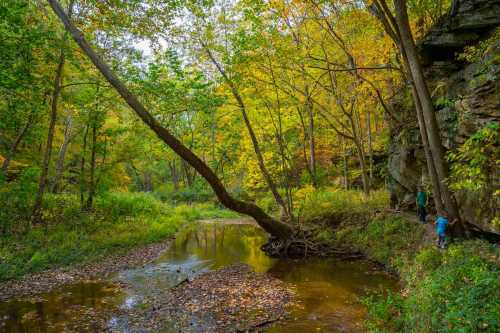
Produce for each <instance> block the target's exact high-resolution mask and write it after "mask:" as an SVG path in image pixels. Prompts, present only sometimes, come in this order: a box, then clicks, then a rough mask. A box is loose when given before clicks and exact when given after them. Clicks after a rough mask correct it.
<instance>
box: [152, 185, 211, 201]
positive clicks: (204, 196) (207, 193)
mask: <svg viewBox="0 0 500 333" xmlns="http://www.w3.org/2000/svg"><path fill="white" fill-rule="evenodd" d="M154 195H155V196H156V197H157V198H158V199H160V200H162V201H164V202H170V203H173V204H175V203H177V202H207V201H214V199H215V195H214V192H213V191H212V190H211V189H209V188H207V187H206V186H203V185H201V184H196V185H195V186H191V187H183V188H180V189H177V190H176V189H174V187H173V186H161V187H160V188H158V189H156V190H155V191H154Z"/></svg>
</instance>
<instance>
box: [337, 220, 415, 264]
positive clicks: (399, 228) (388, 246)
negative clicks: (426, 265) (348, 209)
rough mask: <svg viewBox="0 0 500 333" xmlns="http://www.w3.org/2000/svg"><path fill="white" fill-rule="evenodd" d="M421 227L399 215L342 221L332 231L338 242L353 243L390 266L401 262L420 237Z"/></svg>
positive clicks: (409, 253)
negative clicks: (335, 229) (358, 221)
mask: <svg viewBox="0 0 500 333" xmlns="http://www.w3.org/2000/svg"><path fill="white" fill-rule="evenodd" d="M422 235H423V230H422V228H421V227H420V226H419V225H417V224H416V223H412V222H410V221H408V220H406V219H404V218H401V217H393V216H389V217H380V218H376V219H374V220H371V221H370V222H368V224H362V223H355V222H353V223H349V224H346V225H343V226H342V227H341V228H340V229H339V230H338V231H337V233H336V237H337V242H338V243H339V244H341V245H344V246H345V245H347V246H350V247H352V246H354V247H356V248H358V249H361V250H362V251H363V252H365V253H367V254H369V256H370V257H372V258H374V259H375V260H377V261H379V262H381V263H384V264H386V265H388V266H389V267H391V268H396V269H397V268H400V267H403V266H404V263H405V261H406V260H407V259H408V258H407V256H410V257H411V256H412V255H413V253H414V250H415V249H416V248H417V246H418V244H419V242H420V240H421V239H422Z"/></svg>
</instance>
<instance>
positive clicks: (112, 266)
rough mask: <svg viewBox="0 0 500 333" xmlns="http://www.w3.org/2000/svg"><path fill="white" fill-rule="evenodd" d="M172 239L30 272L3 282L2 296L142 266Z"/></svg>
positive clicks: (0, 285) (29, 293)
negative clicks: (80, 261)
mask: <svg viewBox="0 0 500 333" xmlns="http://www.w3.org/2000/svg"><path fill="white" fill-rule="evenodd" d="M171 240H172V238H169V239H166V240H164V241H161V242H158V243H154V244H149V245H146V246H139V247H136V248H132V249H131V250H129V251H126V252H124V253H120V254H113V255H109V256H107V257H104V258H103V259H102V260H98V261H95V262H91V263H86V264H80V265H75V266H70V267H61V268H55V269H51V270H46V271H43V272H40V273H33V274H27V275H24V276H23V277H22V278H21V279H19V280H9V281H6V282H3V283H0V300H7V299H9V298H12V297H21V296H33V295H36V294H40V293H45V292H49V291H51V290H53V289H55V288H57V287H59V286H62V285H65V284H68V283H75V282H78V281H82V280H87V279H96V278H98V279H105V278H106V277H109V276H110V275H112V274H114V273H116V272H119V271H121V270H125V269H128V268H132V267H138V266H143V265H145V264H147V263H149V262H151V261H153V260H154V259H156V258H157V257H158V256H160V255H161V254H162V253H163V251H165V250H166V249H167V248H168V246H169V245H170V243H171Z"/></svg>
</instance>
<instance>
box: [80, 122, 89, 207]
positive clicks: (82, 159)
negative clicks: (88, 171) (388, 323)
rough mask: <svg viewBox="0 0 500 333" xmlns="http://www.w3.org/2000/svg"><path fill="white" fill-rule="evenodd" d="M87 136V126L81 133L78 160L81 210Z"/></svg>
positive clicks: (83, 194) (83, 195) (84, 187)
mask: <svg viewBox="0 0 500 333" xmlns="http://www.w3.org/2000/svg"><path fill="white" fill-rule="evenodd" d="M88 134H89V125H88V124H87V125H86V126H85V131H84V133H83V147H82V158H81V159H80V207H81V209H82V210H83V209H84V208H85V207H84V205H83V204H84V202H85V190H86V186H85V154H86V153H87V136H88Z"/></svg>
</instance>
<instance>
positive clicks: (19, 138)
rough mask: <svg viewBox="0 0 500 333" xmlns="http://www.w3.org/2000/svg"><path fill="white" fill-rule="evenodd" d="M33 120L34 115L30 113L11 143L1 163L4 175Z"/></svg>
mask: <svg viewBox="0 0 500 333" xmlns="http://www.w3.org/2000/svg"><path fill="white" fill-rule="evenodd" d="M33 118H34V114H33V113H30V114H29V116H28V120H27V121H26V124H25V125H24V126H23V128H22V129H21V131H20V132H19V133H18V135H17V136H16V139H15V140H14V142H12V145H11V146H10V149H9V152H8V153H7V156H5V160H4V161H3V163H2V172H3V173H4V174H5V175H6V174H7V171H8V170H9V165H10V162H11V161H12V159H13V158H14V156H15V155H16V152H17V148H18V147H19V144H20V143H21V141H22V140H23V138H24V136H25V135H26V133H27V132H28V130H29V128H30V127H31V125H32V124H33Z"/></svg>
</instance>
